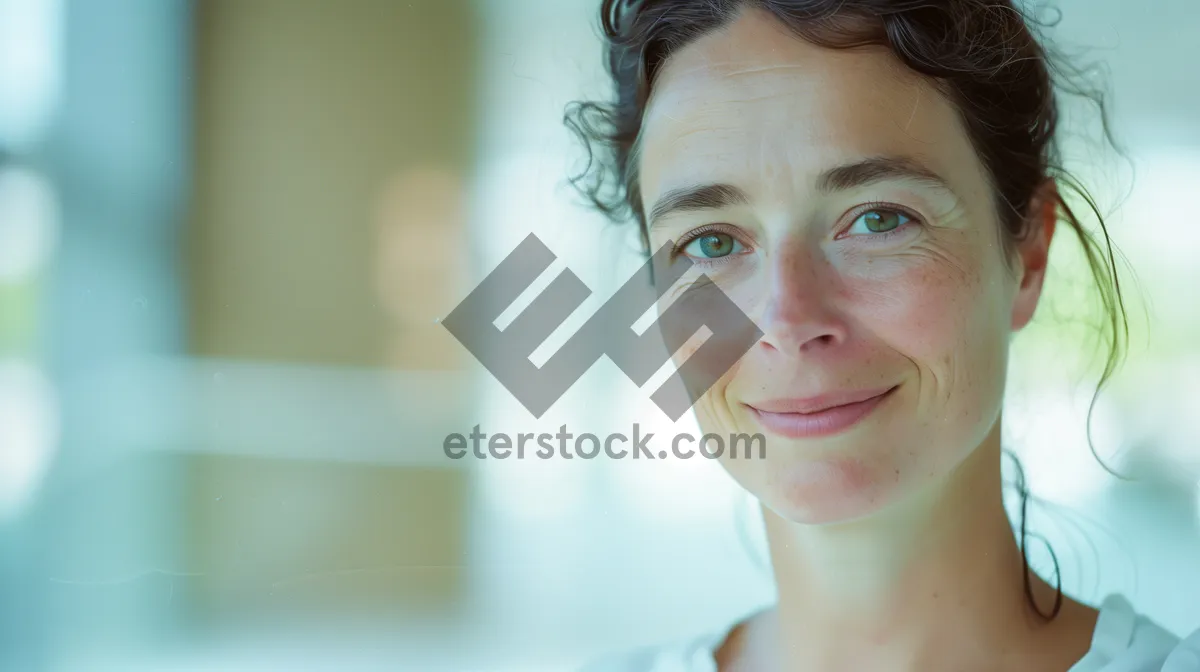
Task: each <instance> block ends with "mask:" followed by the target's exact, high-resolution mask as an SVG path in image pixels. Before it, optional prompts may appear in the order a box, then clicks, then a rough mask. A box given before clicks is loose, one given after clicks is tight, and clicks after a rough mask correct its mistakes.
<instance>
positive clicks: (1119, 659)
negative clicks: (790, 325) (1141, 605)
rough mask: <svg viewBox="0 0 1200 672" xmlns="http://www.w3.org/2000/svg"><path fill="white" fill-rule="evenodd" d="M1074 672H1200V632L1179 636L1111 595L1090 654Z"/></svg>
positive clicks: (1105, 605)
mask: <svg viewBox="0 0 1200 672" xmlns="http://www.w3.org/2000/svg"><path fill="white" fill-rule="evenodd" d="M1071 672H1200V629H1197V630H1195V631H1194V632H1192V633H1191V634H1189V635H1187V636H1186V637H1183V638H1180V637H1177V636H1176V635H1174V634H1172V633H1171V632H1170V631H1168V630H1167V629H1165V628H1163V627H1162V626H1160V625H1159V624H1157V623H1155V622H1154V621H1152V620H1150V619H1148V618H1147V617H1145V616H1143V615H1141V614H1138V613H1137V612H1136V611H1134V609H1133V607H1132V606H1131V605H1130V604H1129V603H1128V601H1126V600H1125V599H1124V598H1123V597H1121V596H1118V595H1114V596H1110V597H1109V598H1108V599H1107V600H1105V603H1104V607H1103V608H1102V609H1101V612H1100V621H1099V622H1098V623H1097V624H1096V632H1095V636H1094V638H1093V641H1092V649H1091V651H1090V652H1089V653H1088V655H1087V657H1085V658H1084V659H1083V660H1081V661H1080V662H1079V664H1078V665H1076V666H1075V667H1074V668H1072V670H1071Z"/></svg>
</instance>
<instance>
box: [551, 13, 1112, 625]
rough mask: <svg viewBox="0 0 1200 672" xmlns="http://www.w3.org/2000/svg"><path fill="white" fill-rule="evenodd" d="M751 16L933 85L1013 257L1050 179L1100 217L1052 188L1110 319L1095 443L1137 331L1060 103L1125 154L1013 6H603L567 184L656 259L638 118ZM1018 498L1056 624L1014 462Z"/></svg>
mask: <svg viewBox="0 0 1200 672" xmlns="http://www.w3.org/2000/svg"><path fill="white" fill-rule="evenodd" d="M747 9H758V10H761V11H765V12H767V13H769V14H770V15H771V16H773V17H774V18H775V19H776V20H778V21H779V23H780V24H782V25H783V26H786V27H787V28H788V29H790V30H791V31H792V32H793V33H794V34H795V35H796V36H797V37H799V38H801V39H804V40H807V41H809V42H811V43H813V44H816V45H819V46H822V47H826V48H830V49H853V48H856V47H865V46H881V47H886V48H887V49H889V50H890V51H891V53H892V54H893V55H894V56H895V57H896V58H897V59H899V60H900V61H901V62H902V63H903V64H904V65H905V66H907V67H908V68H910V69H911V70H913V71H915V72H917V73H919V74H921V75H923V76H924V77H926V78H928V80H929V81H930V82H932V83H933V84H934V85H935V86H936V87H937V88H938V90H939V91H940V92H941V93H942V94H943V95H945V96H946V98H947V99H948V100H949V101H950V102H951V103H952V104H953V105H954V106H955V107H956V108H957V110H958V112H959V114H960V116H961V118H962V120H963V122H964V125H965V128H966V131H967V134H968V136H969V137H970V140H971V142H972V144H973V146H974V148H975V151H976V153H977V155H978V156H979V158H980V160H981V162H982V164H983V166H984V168H985V170H986V173H987V175H988V177H989V178H990V182H991V187H992V189H993V191H994V196H995V202H996V203H997V204H998V210H999V213H998V215H999V222H1000V228H1001V231H1000V234H1001V238H1002V240H1003V245H1004V249H1005V250H1006V251H1007V252H1010V253H1011V252H1012V251H1013V249H1014V248H1015V246H1016V244H1017V243H1018V242H1019V241H1021V240H1022V239H1023V238H1024V237H1025V236H1026V235H1028V234H1029V232H1030V231H1031V227H1030V226H1029V223H1030V221H1031V220H1030V218H1029V216H1028V215H1029V214H1030V212H1029V210H1030V206H1031V204H1032V203H1033V201H1034V198H1035V195H1036V194H1037V191H1038V189H1039V187H1040V186H1041V185H1042V184H1043V183H1045V181H1046V180H1047V179H1054V180H1055V181H1056V182H1057V183H1058V184H1059V185H1061V186H1062V187H1065V188H1068V189H1070V190H1071V191H1073V192H1074V193H1075V194H1076V195H1077V196H1078V197H1080V199H1081V200H1082V201H1083V203H1085V204H1086V205H1087V207H1088V209H1090V210H1091V212H1092V213H1093V214H1094V215H1095V217H1096V220H1097V221H1098V222H1099V227H1098V228H1099V237H1096V236H1093V235H1092V234H1091V233H1089V232H1088V231H1087V230H1086V229H1085V228H1084V226H1083V224H1082V223H1081V221H1080V219H1079V217H1078V216H1077V215H1076V213H1075V212H1074V211H1073V209H1072V208H1071V206H1070V205H1068V203H1067V201H1066V200H1065V199H1064V198H1063V195H1062V194H1061V192H1059V191H1057V190H1056V191H1055V195H1054V198H1055V200H1056V203H1055V205H1056V208H1057V213H1058V217H1059V220H1060V221H1061V222H1063V223H1065V224H1066V225H1068V226H1069V227H1070V228H1071V230H1072V231H1074V233H1075V235H1076V236H1077V237H1078V239H1079V241H1080V243H1081V244H1082V247H1083V251H1084V254H1085V256H1086V260H1087V263H1088V266H1089V268H1090V270H1091V274H1092V277H1093V279H1094V281H1095V283H1096V286H1097V288H1098V290H1099V296H1100V299H1101V302H1102V304H1103V308H1104V315H1105V322H1106V323H1105V325H1104V326H1105V332H1106V333H1105V335H1106V336H1107V344H1108V356H1107V359H1106V360H1105V363H1104V370H1103V372H1102V374H1101V377H1100V381H1099V384H1098V386H1097V388H1096V394H1095V395H1094V396H1093V397H1092V404H1091V406H1090V407H1089V411H1088V427H1089V444H1090V426H1091V414H1092V410H1094V408H1095V403H1096V398H1097V396H1098V395H1099V393H1100V390H1101V389H1102V388H1103V387H1104V385H1105V384H1106V383H1107V382H1108V380H1109V379H1110V378H1111V376H1112V374H1113V373H1114V372H1115V371H1116V368H1117V366H1118V365H1119V364H1120V361H1121V359H1122V357H1123V355H1124V351H1125V347H1126V344H1127V342H1128V337H1129V326H1128V318H1127V315H1126V312H1125V304H1124V301H1123V299H1122V295H1121V286H1120V280H1119V278H1118V273H1117V266H1116V261H1115V252H1114V247H1113V244H1112V241H1111V240H1110V238H1109V235H1108V230H1107V227H1106V226H1105V223H1104V217H1103V215H1101V213H1100V211H1099V209H1098V207H1097V206H1096V203H1095V200H1094V199H1093V198H1092V197H1091V196H1090V195H1089V194H1088V192H1087V190H1086V189H1084V188H1083V187H1082V185H1080V184H1079V183H1078V181H1076V180H1074V179H1073V178H1072V177H1071V176H1070V175H1069V174H1068V173H1067V172H1066V171H1065V170H1064V169H1063V168H1062V166H1061V165H1060V150H1059V147H1058V143H1057V135H1056V132H1057V131H1058V126H1059V104H1060V101H1059V93H1068V94H1074V95H1077V96H1082V97H1084V98H1085V99H1087V100H1090V101H1091V102H1093V103H1094V104H1095V105H1096V106H1097V107H1098V109H1099V111H1100V116H1101V121H1102V125H1103V130H1104V136H1105V139H1106V140H1107V141H1108V142H1109V143H1110V144H1111V145H1112V146H1113V147H1114V148H1117V143H1116V142H1115V140H1114V139H1113V136H1112V133H1111V131H1110V125H1109V121H1108V113H1107V105H1106V103H1105V95H1104V93H1103V91H1102V90H1100V89H1096V88H1092V89H1089V88H1086V87H1083V86H1080V85H1077V84H1074V83H1073V82H1074V81H1075V79H1076V78H1077V77H1078V76H1079V75H1081V73H1082V71H1081V70H1076V69H1072V68H1070V67H1069V66H1068V65H1067V64H1066V62H1065V60H1063V59H1062V58H1061V56H1057V55H1054V54H1052V53H1051V51H1050V48H1049V47H1048V46H1047V45H1046V44H1044V43H1043V42H1044V41H1043V40H1041V39H1040V36H1039V35H1038V34H1036V32H1035V31H1036V29H1037V28H1039V27H1045V26H1049V25H1051V23H1049V22H1048V23H1044V24H1039V23H1038V22H1037V21H1035V20H1034V18H1033V17H1031V16H1029V15H1027V14H1026V13H1025V12H1022V11H1021V10H1020V9H1018V7H1016V6H1015V5H1014V3H1013V2H1012V1H1011V0H937V1H934V2H931V1H930V0H603V2H602V4H601V10H600V18H601V23H602V27H603V34H604V38H605V49H606V55H607V67H608V73H609V75H610V76H611V79H612V84H613V85H614V94H615V99H614V100H612V101H605V102H600V101H578V102H575V103H572V104H571V106H570V107H569V108H568V109H567V114H566V117H565V122H566V124H567V126H568V127H569V128H570V129H571V130H572V131H573V132H574V133H575V134H576V135H577V136H578V137H579V138H580V139H581V140H582V142H583V144H584V147H585V148H586V150H587V163H586V165H585V167H584V169H583V170H582V172H580V173H579V174H578V175H575V176H574V177H572V179H571V182H572V184H573V185H574V186H575V187H576V189H578V190H579V191H580V193H582V194H583V195H584V196H585V197H586V199H587V200H588V201H589V202H590V203H591V205H593V206H594V207H595V208H597V209H598V210H599V211H600V212H602V213H604V214H605V215H607V216H608V217H609V218H610V219H612V220H613V221H628V220H630V219H632V220H634V221H635V222H636V223H637V225H638V227H639V230H640V233H641V241H642V244H643V248H644V251H645V252H646V253H647V254H648V253H649V252H650V243H649V236H648V233H647V230H646V213H645V212H643V208H642V203H641V191H640V187H639V185H638V169H637V166H638V146H639V136H640V133H641V127H642V116H643V113H644V112H645V107H646V103H647V101H648V100H649V97H650V92H651V89H652V87H653V85H654V81H655V78H656V76H657V74H658V72H659V71H660V70H661V69H662V66H663V64H664V63H665V62H666V61H667V59H669V58H670V56H671V54H672V53H673V52H674V51H675V50H677V49H680V48H681V47H684V46H686V45H687V44H689V43H691V42H692V41H694V40H696V39H697V38H699V37H701V36H703V35H705V34H708V33H710V32H713V31H715V30H717V29H719V28H721V27H723V26H725V25H727V24H728V23H730V22H731V21H733V20H734V19H735V18H737V16H738V15H739V14H740V13H741V12H742V11H744V10H747ZM1118 149H1119V148H1118ZM1093 454H1095V449H1094V447H1093ZM1010 456H1011V457H1013V459H1014V461H1015V456H1012V455H1011V454H1010ZM1097 459H1098V458H1097ZM1101 464H1103V462H1101ZM1105 468H1106V469H1108V467H1107V466H1105ZM1110 472H1111V470H1110ZM1016 487H1017V490H1018V492H1019V494H1020V497H1021V506H1020V512H1021V513H1020V545H1021V552H1022V554H1023V555H1024V557H1025V558H1026V562H1025V593H1026V596H1027V597H1028V599H1029V601H1030V602H1031V604H1033V606H1034V608H1035V609H1036V610H1037V611H1038V613H1039V614H1041V615H1042V616H1043V617H1044V618H1046V619H1052V618H1054V617H1055V616H1056V615H1057V614H1058V612H1059V610H1060V608H1061V606H1062V581H1061V576H1060V575H1059V568H1058V560H1057V557H1055V556H1054V552H1053V549H1051V551H1050V553H1051V557H1052V558H1053V559H1054V565H1055V577H1056V582H1057V594H1056V597H1055V603H1054V606H1053V608H1052V610H1051V612H1050V613H1049V614H1046V613H1044V612H1042V610H1041V609H1040V608H1039V607H1038V606H1037V604H1036V602H1035V600H1034V598H1033V591H1032V587H1031V580H1030V573H1031V570H1030V568H1029V562H1028V550H1027V537H1028V536H1029V535H1027V533H1026V509H1027V505H1028V500H1029V492H1028V489H1027V488H1026V487H1025V479H1024V474H1023V471H1022V470H1021V468H1020V463H1019V462H1017V483H1016Z"/></svg>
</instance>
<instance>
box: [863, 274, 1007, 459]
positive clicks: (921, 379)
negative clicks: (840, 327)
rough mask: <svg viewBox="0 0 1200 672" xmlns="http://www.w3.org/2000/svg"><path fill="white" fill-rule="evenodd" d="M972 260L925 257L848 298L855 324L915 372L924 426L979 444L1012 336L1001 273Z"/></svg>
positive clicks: (995, 406) (998, 394) (998, 393)
mask: <svg viewBox="0 0 1200 672" xmlns="http://www.w3.org/2000/svg"><path fill="white" fill-rule="evenodd" d="M960 258H961V257H960ZM968 258H970V257H968ZM974 259H975V260H976V261H974V262H972V263H963V264H947V263H937V262H934V261H933V260H930V259H926V260H924V261H923V263H917V264H913V265H911V266H909V267H907V268H903V269H902V270H897V272H895V273H892V274H891V275H890V276H889V277H888V278H887V280H886V281H880V280H879V279H878V278H874V279H870V280H867V279H863V280H861V281H859V282H858V283H857V284H854V285H853V289H852V293H853V297H852V299H851V301H850V304H851V305H854V306H855V318H856V320H857V321H858V323H859V324H860V325H862V326H863V327H864V328H865V329H866V330H867V331H868V332H870V333H871V334H873V336H874V337H875V338H877V339H878V340H879V341H881V342H882V343H883V344H884V346H885V347H886V348H887V349H888V350H890V351H892V352H895V353H897V354H898V355H900V356H902V357H904V358H906V359H908V360H909V362H910V363H911V364H912V366H913V367H914V368H915V369H916V382H917V383H918V385H917V392H918V402H917V403H918V404H920V408H921V409H923V410H924V413H922V415H924V416H925V419H926V422H929V423H932V426H933V427H937V428H939V429H938V430H937V431H939V432H947V431H948V432H950V433H951V434H954V435H955V436H956V437H957V438H956V439H955V442H957V441H958V440H959V439H961V440H962V441H963V442H965V443H971V442H973V441H974V440H976V439H980V440H981V439H982V437H981V436H976V435H977V434H979V433H980V432H982V431H984V430H985V429H986V427H990V425H991V424H992V422H991V421H992V420H994V416H995V415H996V414H997V413H998V412H999V407H1000V404H1001V402H1002V401H1003V395H1004V382H1005V370H1006V367H1007V358H1008V338H1009V334H1010V331H1009V326H1010V323H1009V318H1008V315H1009V314H1010V312H1011V297H1010V296H1009V295H1008V291H1007V285H1006V283H1005V281H1004V279H1003V275H1002V274H1001V273H1000V272H999V268H998V267H995V268H993V265H991V264H989V263H987V261H985V260H983V259H980V258H979V257H978V256H976V257H974ZM985 426H986V427H985ZM959 435H961V436H959ZM967 435H970V436H967Z"/></svg>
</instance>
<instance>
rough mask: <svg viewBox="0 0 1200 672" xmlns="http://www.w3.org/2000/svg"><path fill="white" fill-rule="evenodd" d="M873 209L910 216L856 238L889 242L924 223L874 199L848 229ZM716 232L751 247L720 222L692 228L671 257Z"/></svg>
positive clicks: (856, 213) (843, 235)
mask: <svg viewBox="0 0 1200 672" xmlns="http://www.w3.org/2000/svg"><path fill="white" fill-rule="evenodd" d="M872 210H891V211H894V212H898V213H900V214H902V215H904V216H905V217H906V218H908V220H909V221H907V222H905V223H904V224H901V225H900V226H898V227H896V228H895V229H892V230H891V231H884V232H882V233H873V234H871V235H861V236H858V235H856V236H853V237H854V238H870V239H871V240H872V241H874V242H881V243H882V242H887V241H889V240H891V239H892V238H893V237H895V236H897V235H900V234H903V233H904V232H906V231H907V230H908V229H909V227H910V226H921V225H922V220H921V218H920V217H918V216H917V215H916V214H914V213H913V212H912V211H911V210H909V209H908V208H904V207H901V206H899V205H896V204H895V203H885V202H883V201H872V202H870V203H863V204H862V205H860V206H858V207H857V208H855V209H854V215H853V217H851V218H850V225H849V226H847V227H846V229H849V228H850V226H853V225H854V222H856V221H858V218H859V217H862V216H863V215H865V214H866V213H868V212H871V211H872ZM714 232H718V233H724V234H726V235H729V236H732V237H733V238H735V239H738V240H739V242H741V243H742V245H745V246H746V247H749V244H748V243H746V242H745V241H743V240H741V239H740V238H739V236H738V235H737V234H736V233H734V232H733V231H729V230H727V227H725V226H722V225H720V224H706V225H704V226H701V227H697V228H695V229H692V230H691V231H688V232H687V234H686V235H685V236H684V237H683V238H682V239H681V240H680V241H679V242H678V243H676V244H675V246H674V249H673V250H672V251H671V258H673V259H674V258H678V257H679V255H681V254H683V251H684V250H685V249H687V246H688V245H691V244H692V241H694V240H696V239H697V238H702V237H704V236H705V235H708V234H710V233H714ZM847 237H850V236H847V235H846V233H845V230H843V231H842V233H839V234H838V235H836V236H834V240H841V239H843V238H847ZM731 256H732V255H731ZM724 259H727V257H716V258H713V259H700V258H694V259H692V263H693V264H697V265H701V266H704V265H708V266H712V265H716V264H721V263H724V261H722V260H724Z"/></svg>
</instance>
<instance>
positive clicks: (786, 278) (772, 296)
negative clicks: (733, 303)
mask: <svg viewBox="0 0 1200 672" xmlns="http://www.w3.org/2000/svg"><path fill="white" fill-rule="evenodd" d="M767 278H768V280H767V301H766V306H765V309H764V313H763V315H762V317H761V323H760V325H759V327H760V328H761V329H762V331H763V338H762V340H761V341H760V343H761V344H762V345H763V347H765V348H767V349H768V350H774V351H778V352H780V353H782V354H785V355H798V354H801V353H813V352H816V351H820V350H823V349H828V348H831V347H834V346H837V345H839V344H842V343H845V342H846V340H847V337H848V332H849V330H848V327H847V324H846V320H845V318H844V317H843V316H842V314H841V313H840V312H839V310H838V307H837V305H836V302H837V285H838V279H837V275H836V270H835V269H834V268H833V267H832V265H831V264H830V263H829V261H828V259H826V258H825V256H824V255H823V254H821V252H820V250H818V249H814V247H813V246H812V245H811V244H809V243H807V242H805V241H802V240H795V241H792V242H789V243H787V244H786V245H783V246H781V247H780V248H779V253H778V254H776V255H774V258H773V259H771V261H770V262H769V265H768V274H767Z"/></svg>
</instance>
